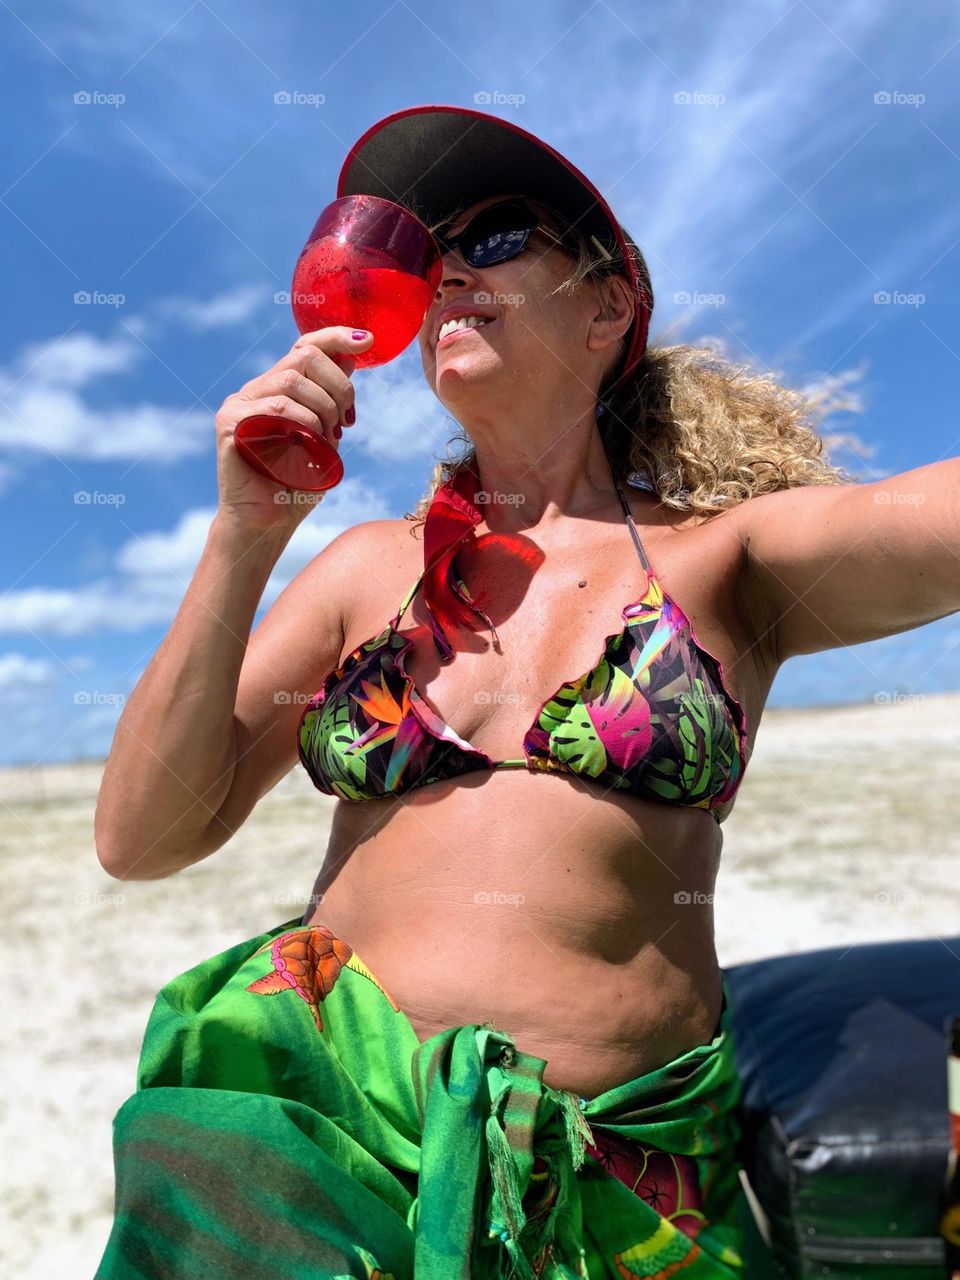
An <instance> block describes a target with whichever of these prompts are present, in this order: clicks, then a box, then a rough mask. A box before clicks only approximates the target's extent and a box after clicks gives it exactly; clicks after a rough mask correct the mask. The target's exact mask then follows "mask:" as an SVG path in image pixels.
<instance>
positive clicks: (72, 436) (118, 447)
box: [0, 333, 212, 479]
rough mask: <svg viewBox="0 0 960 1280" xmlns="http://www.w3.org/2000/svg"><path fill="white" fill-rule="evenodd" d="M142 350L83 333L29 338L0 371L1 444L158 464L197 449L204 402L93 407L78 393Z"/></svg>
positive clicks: (206, 435) (204, 438)
mask: <svg viewBox="0 0 960 1280" xmlns="http://www.w3.org/2000/svg"><path fill="white" fill-rule="evenodd" d="M145 354H146V352H145V348H143V347H142V346H141V345H140V344H139V343H135V342H130V341H128V340H126V339H122V338H99V337H97V336H96V335H94V334H90V333H69V334H67V335H66V337H63V338H61V339H59V341H54V342H52V343H31V344H30V345H29V346H27V347H25V348H24V349H23V350H22V351H21V352H20V353H19V354H18V355H17V357H16V358H15V359H14V360H13V362H12V363H11V365H10V367H9V368H7V369H5V370H0V390H2V391H3V395H4V399H3V402H2V403H0V448H2V447H3V446H4V445H6V446H8V447H9V448H11V449H16V450H17V451H18V453H19V452H23V451H24V450H34V451H36V452H38V453H41V454H44V453H47V452H49V453H52V454H54V455H56V456H58V457H62V458H90V459H97V460H104V459H109V458H130V459H138V458H140V457H141V456H142V457H144V460H145V461H147V462H151V463H154V464H161V465H162V464H165V463H171V462H175V461H178V460H179V459H180V458H183V457H192V456H196V455H197V454H200V453H202V452H204V450H206V449H208V448H209V447H210V440H211V431H212V428H211V423H210V414H209V413H208V412H207V411H206V410H205V409H185V410H184V409H177V408H175V407H173V406H167V405H159V404H154V403H152V402H151V401H139V402H137V403H133V404H114V405H111V406H109V407H108V408H104V407H97V408H94V407H92V406H91V405H89V404H88V403H87V401H86V400H85V399H84V397H83V395H82V394H81V392H82V391H83V390H85V389H86V388H87V387H89V386H90V384H91V383H95V382H97V381H98V380H99V379H101V378H105V377H108V376H109V375H111V374H119V373H128V372H130V371H131V370H132V369H133V368H134V367H135V366H136V365H137V363H138V362H139V361H140V360H141V359H142V358H143V356H144V355H145ZM0 479H3V477H0Z"/></svg>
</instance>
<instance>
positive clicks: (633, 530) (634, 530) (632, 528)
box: [613, 476, 653, 573]
mask: <svg viewBox="0 0 960 1280" xmlns="http://www.w3.org/2000/svg"><path fill="white" fill-rule="evenodd" d="M613 483H614V484H615V485H616V487H617V493H618V495H619V497H620V505H621V506H622V507H623V512H624V515H625V516H626V517H627V526H628V528H629V529H630V536H631V537H632V538H633V545H634V546H635V547H636V548H637V554H638V555H639V557H640V563H641V564H642V565H643V567H644V569H646V571H647V572H648V573H653V569H652V568H651V565H650V561H649V560H648V559H647V553H646V552H645V551H644V549H643V543H642V542H641V541H640V535H639V533H637V526H636V524H635V523H634V519H633V512H632V511H631V510H630V507H629V505H628V504H627V499H626V496H625V494H624V492H623V489H622V488H621V487H620V481H619V480H618V479H617V477H616V476H614V477H613Z"/></svg>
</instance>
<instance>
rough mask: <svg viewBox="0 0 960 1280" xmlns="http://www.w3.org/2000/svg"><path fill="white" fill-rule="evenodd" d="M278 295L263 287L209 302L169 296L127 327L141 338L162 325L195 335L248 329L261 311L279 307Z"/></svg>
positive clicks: (239, 290)
mask: <svg viewBox="0 0 960 1280" xmlns="http://www.w3.org/2000/svg"><path fill="white" fill-rule="evenodd" d="M275 292H276V290H275V289H274V286H273V285H272V284H259V285H240V286H239V287H237V288H235V289H227V290H224V291H222V292H220V293H215V294H213V296H212V297H209V298H191V297H185V296H182V297H181V296H177V295H174V294H168V295H167V296H165V297H163V298H157V299H154V300H153V301H152V302H151V303H150V304H149V305H148V307H147V309H146V312H145V313H144V314H143V315H138V316H134V317H132V318H131V319H130V320H128V321H127V322H126V323H128V324H130V326H131V328H133V329H134V331H135V332H136V333H138V334H146V333H150V332H155V331H156V330H157V329H158V328H159V327H160V325H161V324H162V325H166V326H169V327H171V328H172V327H175V326H179V327H183V328H186V329H190V330H192V331H193V332H194V333H210V332H213V331H214V330H217V329H234V328H238V327H240V326H242V325H245V324H246V323H247V321H249V320H251V319H252V318H253V317H254V316H255V315H256V314H257V312H258V311H260V310H265V309H266V308H268V307H271V308H272V307H274V306H276V305H277V304H276V303H275V302H274V300H273V295H274V293H275ZM278 314H280V313H279V311H278Z"/></svg>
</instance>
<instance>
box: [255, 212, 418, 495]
mask: <svg viewBox="0 0 960 1280" xmlns="http://www.w3.org/2000/svg"><path fill="white" fill-rule="evenodd" d="M442 270H443V266H442V260H441V254H440V248H439V246H438V245H437V242H436V240H435V239H434V238H433V236H432V235H431V234H430V231H429V230H428V229H427V227H425V226H424V224H423V223H422V222H421V221H420V219H419V218H417V217H415V216H414V214H412V213H411V212H410V211H409V209H405V208H403V206H402V205H399V204H394V202H393V201H392V200H384V199H382V198H381V197H379V196H365V195H358V196H344V197H343V198H342V199H340V200H334V201H333V203H332V204H329V205H327V207H326V208H325V209H324V211H323V212H322V213H321V215H320V217H319V218H318V219H317V222H316V225H315V226H314V228H313V230H312V231H311V232H310V238H309V239H308V240H307V243H306V245H305V246H304V248H303V251H302V252H301V254H300V257H299V258H298V259H297V265H296V267H295V268H294V272H293V284H292V287H291V294H290V302H291V305H292V307H293V318H294V320H295V321H296V324H297V328H298V329H299V330H300V332H301V333H312V332H313V331H314V330H316V329H324V328H327V327H329V326H330V325H347V326H349V327H350V328H353V329H369V330H370V332H371V333H372V334H373V344H372V345H371V346H370V347H369V349H368V350H366V351H362V352H360V353H359V354H358V355H355V356H351V357H350V358H351V359H352V360H353V361H354V366H355V368H357V369H368V368H372V367H373V366H375V365H378V364H386V363H387V361H388V360H392V359H393V358H394V357H395V356H398V355H399V354H400V353H401V351H403V350H404V349H405V348H406V347H408V346H409V345H410V343H411V342H412V341H413V339H414V338H415V337H416V336H417V333H418V332H419V330H420V327H421V326H422V324H423V321H424V317H425V316H426V314H427V310H428V309H429V307H430V303H431V301H432V300H433V297H434V295H435V293H436V291H437V286H438V285H439V283H440V277H441V274H442ZM234 442H235V444H236V446H237V451H238V452H239V453H240V455H241V457H242V458H243V459H244V461H245V462H248V463H249V464H250V466H252V467H255V468H256V470H257V471H259V472H261V474H262V475H265V476H266V477H267V478H268V479H270V480H273V481H275V482H276V483H277V484H282V485H284V486H285V487H286V488H288V489H300V490H303V491H304V492H306V493H319V492H321V491H323V490H324V489H332V488H333V487H334V485H338V484H339V483H340V481H341V480H342V479H343V462H342V461H341V459H340V455H339V453H338V452H337V450H336V449H334V448H333V446H332V445H330V444H328V443H327V441H326V440H325V439H324V438H323V436H322V435H320V434H319V433H318V432H316V431H311V430H310V429H309V428H308V427H303V426H298V425H297V423H295V422H291V421H290V420H289V419H287V418H276V417H271V416H270V415H267V414H256V415H254V416H253V417H250V418H244V419H243V421H242V422H239V423H237V427H236V431H235V433H234Z"/></svg>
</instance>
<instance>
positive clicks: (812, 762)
mask: <svg viewBox="0 0 960 1280" xmlns="http://www.w3.org/2000/svg"><path fill="white" fill-rule="evenodd" d="M958 748H960V695H957V694H945V695H938V696H936V697H933V696H931V697H926V698H918V699H917V700H916V701H913V702H903V703H895V704H891V705H885V706H873V705H868V706H862V707H850V708H840V709H827V710H819V709H818V710H814V711H768V712H767V714H766V715H765V717H764V720H763V723H762V726H761V729H760V733H759V736H758V741H757V749H756V751H755V753H754V756H753V759H752V760H751V762H750V765H749V768H748V771H747V776H746V780H745V782H744V786H743V789H742V791H741V792H740V795H739V798H738V801H737V807H736V810H735V812H734V813H733V814H732V816H731V817H730V818H729V819H728V820H727V821H726V822H725V823H724V833H725V848H724V854H723V866H722V869H721V873H720V880H719V884H718V900H717V903H716V923H717V947H718V952H719V955H720V961H721V964H723V965H731V964H736V963H738V962H740V961H745V960H752V959H756V958H759V957H761V956H768V955H778V954H783V953H785V952H790V951H798V950H808V949H811V948H815V947H827V946H836V945H848V944H850V943H855V942H866V941H874V940H880V939H885V938H909V937H933V936H938V935H939V936H947V935H949V934H957V933H958V932H960V875H958V868H960V858H958V854H960V793H958V792H960V788H958V785H957V784H958V781H960V768H958V762H957V761H958ZM100 772H101V766H100V765H98V764H81V765H64V766H48V767H43V768H34V769H32V770H16V769H5V770H0V801H2V805H0V830H2V833H3V837H4V841H5V844H6V846H7V847H6V849H5V850H4V855H5V856H4V869H5V875H4V883H5V894H6V903H7V908H8V912H9V914H10V915H11V917H12V922H13V931H12V933H10V934H7V935H6V936H5V938H4V940H3V948H4V951H5V952H6V954H5V955H4V957H3V964H2V968H0V972H2V973H3V975H4V978H5V981H4V987H5V1006H6V1007H5V1011H4V1012H5V1026H6V1030H7V1034H6V1036H5V1037H4V1043H3V1049H2V1055H3V1067H4V1082H5V1087H4V1090H3V1096H2V1100H0V1124H2V1136H3V1147H4V1150H5V1151H6V1152H7V1153H8V1158H7V1160H6V1161H5V1162H4V1166H3V1169H2V1171H0V1194H2V1200H3V1203H4V1205H5V1208H6V1211H7V1212H6V1214H5V1221H6V1228H5V1230H4V1231H3V1232H2V1234H0V1275H3V1276H7V1275H9V1276H14V1275H16V1276H17V1277H18V1280H49V1277H51V1276H63V1277H68V1278H69V1280H83V1278H84V1277H91V1276H92V1275H93V1273H94V1270H95V1268H96V1265H97V1263H98V1261H99V1259H100V1256H101V1254H102V1251H103V1247H104V1244H105V1241H106V1237H107V1234H108V1232H109V1229H110V1223H111V1216H112V1198H113V1175H112V1154H111V1121H112V1118H113V1115H114V1113H115V1112H116V1110H117V1108H118V1107H119V1106H120V1104H121V1103H122V1102H123V1100H124V1098H125V1097H127V1095H128V1094H129V1093H131V1092H132V1091H133V1088H134V1085H135V1070H136V1062H137V1055H138V1053H139V1048H140V1041H141V1038H142V1035H143V1029H144V1025H145V1023H146V1019H147V1016H148V1014H149V1012H150V1008H151V1006H152V1003H153V999H154V996H155V994H156V992H157V990H158V989H159V987H161V986H162V985H163V984H164V983H165V982H167V981H169V979H170V978H172V977H174V976H175V975H176V974H178V973H180V972H182V971H183V970H185V969H187V968H189V967H190V966H191V965H193V964H195V963H197V961H199V960H201V959H203V958H204V957H206V956H209V955H213V954H214V953H216V952H218V951H221V950H224V949H225V948H226V947H228V946H230V945H232V944H233V943H235V942H238V941H242V940H243V939H245V938H249V937H253V936H254V935H255V934H257V933H260V932H262V931H263V930H265V929H268V928H271V927H273V926H274V925H275V924H280V923H281V922H283V921H284V920H287V919H290V918H292V917H294V916H297V915H299V913H300V911H301V909H302V903H303V902H304V901H305V899H306V895H307V894H308V893H309V891H310V888H311V886H312V883H313V879H314V875H315V873H316V870H317V869H318V867H319V864H320V861H321V856H322V852H323V850H324V848H325V845H326V840H327V833H328V829H329V821H330V813H331V808H332V804H333V802H332V801H330V800H328V799H327V798H326V797H324V796H322V795H321V794H320V793H319V792H317V791H316V790H315V789H314V788H313V786H312V785H311V783H310V781H309V779H308V778H307V777H306V775H305V773H304V772H303V771H302V770H301V769H299V768H298V769H295V770H294V771H293V772H292V773H291V774H290V775H289V776H288V777H287V778H285V779H284V780H283V782H281V783H280V785H279V786H278V787H276V788H275V789H274V791H272V792H271V793H270V795H268V796H267V797H265V799H264V800H263V801H262V802H261V804H260V805H259V807H258V809H257V811H256V813H255V814H254V815H253V817H252V818H251V819H250V820H249V821H248V822H247V824H246V826H245V827H244V828H243V829H242V831H241V832H240V833H239V834H238V836H237V837H236V838H235V839H234V840H233V841H232V842H231V843H230V844H229V845H227V846H225V847H224V848H223V849H222V850H220V851H219V853H218V854H217V855H216V856H215V857H213V858H212V859H210V860H208V861H207V862H206V863H202V864H200V865H199V866H196V867H193V868H190V869H189V870H187V871H185V872H182V873H181V874H180V875H178V876H175V877H173V878H171V879H169V880H163V881H155V882H145V883H139V884H138V883H120V882H117V881H114V880H111V879H110V878H109V877H108V876H107V875H106V874H105V873H104V872H103V871H102V870H101V869H100V867H99V864H98V863H97V859H96V854H95V852H94V847H93V809H94V802H95V799H96V792H97V788H98V785H99V779H100ZM11 1156H12V1158H10V1157H11Z"/></svg>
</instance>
